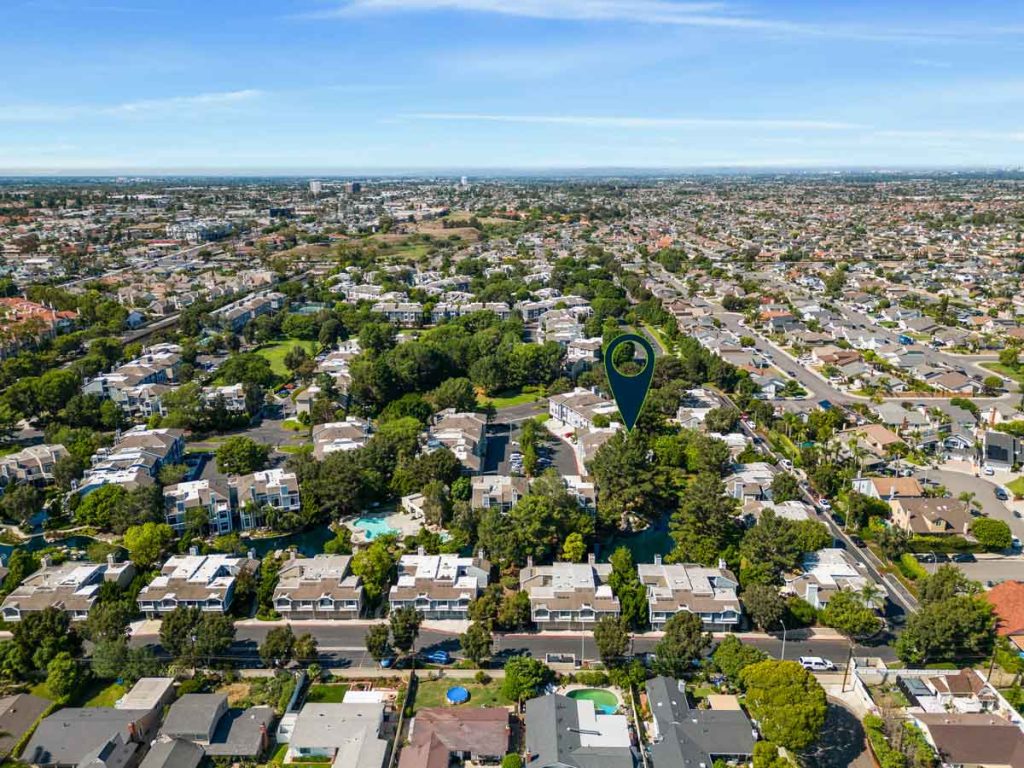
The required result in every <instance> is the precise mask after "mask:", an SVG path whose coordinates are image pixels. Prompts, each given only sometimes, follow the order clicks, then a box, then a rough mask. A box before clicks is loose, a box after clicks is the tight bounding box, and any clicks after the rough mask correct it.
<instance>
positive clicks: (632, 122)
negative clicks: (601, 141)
mask: <svg viewBox="0 0 1024 768" xmlns="http://www.w3.org/2000/svg"><path fill="white" fill-rule="evenodd" d="M402 117H404V118H407V119H413V120H446V121H463V122H480V123H526V124H536V125H573V126H581V127H589V128H647V129H664V128H718V129H730V128H737V129H763V130H805V131H851V130H857V129H862V128H864V127H865V126H864V125H861V124H858V123H848V122H837V121H832V120H793V119H778V120H776V119H763V118H749V119H748V118H715V117H632V116H616V115H613V116H606V115H501V114H480V113H466V112H413V113H409V114H405V115H402Z"/></svg>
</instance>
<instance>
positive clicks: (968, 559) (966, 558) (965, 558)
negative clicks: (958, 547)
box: [952, 552, 978, 563]
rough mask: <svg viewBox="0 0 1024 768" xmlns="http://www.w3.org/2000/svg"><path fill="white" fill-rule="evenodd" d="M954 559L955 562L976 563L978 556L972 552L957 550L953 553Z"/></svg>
mask: <svg viewBox="0 0 1024 768" xmlns="http://www.w3.org/2000/svg"><path fill="white" fill-rule="evenodd" d="M952 560H953V562H954V563H976V562H978V558H976V557H975V556H974V555H972V554H971V553H970V552H957V553H956V554H955V555H953V557H952Z"/></svg>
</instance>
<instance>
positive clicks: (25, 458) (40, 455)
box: [0, 443, 68, 487]
mask: <svg viewBox="0 0 1024 768" xmlns="http://www.w3.org/2000/svg"><path fill="white" fill-rule="evenodd" d="M67 455H68V449H67V448H65V447H64V446H63V445H61V444H60V443H54V444H44V445H30V446H27V447H25V448H22V449H21V450H20V451H18V452H16V453H9V454H7V455H6V456H3V457H0V487H2V486H6V485H9V484H10V483H31V484H32V485H37V486H38V485H46V484H48V483H52V482H53V467H54V465H55V464H56V463H57V462H58V461H60V460H61V459H63V458H64V457H65V456H67Z"/></svg>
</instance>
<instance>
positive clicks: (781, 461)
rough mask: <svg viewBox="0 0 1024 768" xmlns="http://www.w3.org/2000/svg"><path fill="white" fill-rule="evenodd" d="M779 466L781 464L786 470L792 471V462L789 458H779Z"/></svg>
mask: <svg viewBox="0 0 1024 768" xmlns="http://www.w3.org/2000/svg"><path fill="white" fill-rule="evenodd" d="M779 466H781V467H782V468H783V469H784V470H786V471H787V472H792V471H793V462H792V461H790V460H789V459H779Z"/></svg>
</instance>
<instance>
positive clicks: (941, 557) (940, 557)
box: [935, 552, 949, 563]
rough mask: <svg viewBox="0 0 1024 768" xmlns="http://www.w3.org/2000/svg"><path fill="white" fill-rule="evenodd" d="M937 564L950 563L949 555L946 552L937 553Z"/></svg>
mask: <svg viewBox="0 0 1024 768" xmlns="http://www.w3.org/2000/svg"><path fill="white" fill-rule="evenodd" d="M935 562H936V563H948V562H949V555H947V554H946V553H945V552H936V553H935Z"/></svg>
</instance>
